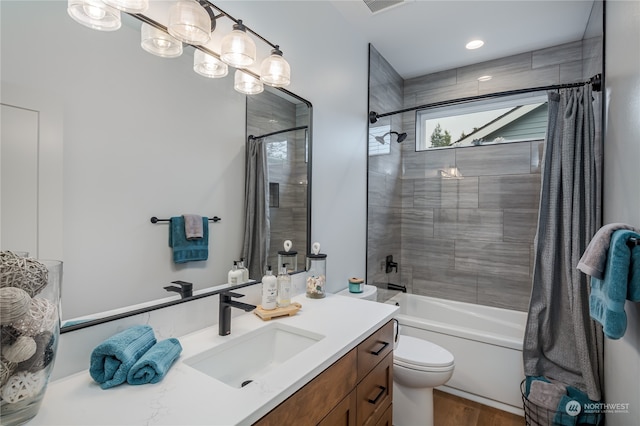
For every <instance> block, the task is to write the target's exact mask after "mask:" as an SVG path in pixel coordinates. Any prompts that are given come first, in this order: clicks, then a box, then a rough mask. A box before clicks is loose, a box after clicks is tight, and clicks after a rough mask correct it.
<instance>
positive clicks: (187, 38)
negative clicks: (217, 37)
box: [167, 0, 211, 46]
mask: <svg viewBox="0 0 640 426" xmlns="http://www.w3.org/2000/svg"><path fill="white" fill-rule="evenodd" d="M167 31H169V34H171V35H172V36H174V37H175V38H177V39H178V40H180V41H181V42H183V43H189V44H193V45H195V46H200V45H202V44H206V43H208V42H209V40H210V39H211V18H210V17H209V14H208V13H207V11H206V10H204V7H202V6H200V5H199V4H198V3H196V2H195V1H192V0H186V1H185V0H183V1H179V2H177V3H176V4H174V5H173V6H171V9H169V25H168V26H167Z"/></svg>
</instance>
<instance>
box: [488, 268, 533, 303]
mask: <svg viewBox="0 0 640 426" xmlns="http://www.w3.org/2000/svg"><path fill="white" fill-rule="evenodd" d="M530 296H531V276H530V275H526V276H525V275H515V274H509V273H507V272H506V271H504V272H501V273H500V274H498V275H491V274H478V303H479V304H481V305H486V306H495V307H497V308H505V309H515V310H518V311H522V312H526V311H528V310H529V298H530Z"/></svg>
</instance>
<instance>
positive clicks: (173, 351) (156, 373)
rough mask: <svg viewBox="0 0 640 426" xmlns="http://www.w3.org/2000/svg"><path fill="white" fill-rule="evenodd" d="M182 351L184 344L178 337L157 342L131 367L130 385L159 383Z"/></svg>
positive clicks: (128, 380)
mask: <svg viewBox="0 0 640 426" xmlns="http://www.w3.org/2000/svg"><path fill="white" fill-rule="evenodd" d="M180 352H182V346H181V345H180V342H179V341H178V339H175V338H170V339H166V340H163V341H161V342H158V343H156V344H155V345H153V346H152V347H151V349H149V350H148V351H147V353H145V354H144V355H142V358H140V359H139V360H138V362H136V363H135V364H134V365H133V367H131V370H129V374H127V382H128V383H129V384H130V385H144V384H147V383H158V382H159V381H160V380H162V379H163V378H164V376H165V375H166V374H167V371H169V368H171V366H172V365H173V363H174V362H175V360H176V359H178V356H180Z"/></svg>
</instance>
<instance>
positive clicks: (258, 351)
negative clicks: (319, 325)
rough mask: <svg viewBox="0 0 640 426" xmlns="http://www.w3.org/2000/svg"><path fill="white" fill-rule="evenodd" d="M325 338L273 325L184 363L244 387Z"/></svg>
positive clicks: (238, 386) (218, 378)
mask: <svg viewBox="0 0 640 426" xmlns="http://www.w3.org/2000/svg"><path fill="white" fill-rule="evenodd" d="M323 338H324V336H323V335H321V334H317V333H313V332H310V331H307V330H303V329H301V328H296V327H291V326H289V325H286V324H279V323H272V324H268V325H266V326H265V327H261V328H259V329H257V330H255V331H251V332H249V333H247V334H245V335H242V336H240V337H238V338H236V339H234V340H232V341H230V342H227V343H223V344H221V345H219V346H216V347H214V348H211V349H209V350H207V351H204V352H201V353H199V354H197V355H194V356H192V357H190V358H187V359H186V360H185V361H184V362H185V364H187V365H189V366H190V367H192V368H195V369H196V370H198V371H201V372H202V373H205V374H207V375H209V376H211V377H213V378H214V379H217V380H220V381H221V382H223V383H225V384H227V385H229V386H233V387H236V388H241V387H243V386H245V385H247V384H249V383H250V382H251V381H253V380H256V379H258V378H260V377H262V376H264V375H265V374H267V373H268V372H270V371H272V370H273V369H274V368H276V367H278V366H279V365H281V364H283V363H285V362H286V361H287V360H289V359H291V358H292V357H294V356H296V355H298V354H299V353H300V352H302V351H304V350H305V349H308V348H309V347H310V346H312V345H313V344H314V343H316V342H318V341H319V340H322V339H323Z"/></svg>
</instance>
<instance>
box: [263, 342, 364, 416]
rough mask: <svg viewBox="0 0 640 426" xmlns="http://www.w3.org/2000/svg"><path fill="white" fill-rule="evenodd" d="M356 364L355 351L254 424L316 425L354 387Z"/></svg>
mask: <svg viewBox="0 0 640 426" xmlns="http://www.w3.org/2000/svg"><path fill="white" fill-rule="evenodd" d="M356 361H357V358H356V350H355V349H354V350H352V351H350V352H349V353H348V354H346V355H345V356H343V357H342V358H340V359H339V360H338V361H336V362H335V363H334V364H333V365H332V366H331V367H329V368H328V369H326V370H325V371H324V372H322V373H320V374H319V375H318V376H317V377H316V378H315V379H313V380H312V381H310V382H309V383H307V384H306V385H305V386H303V387H302V388H301V389H300V390H298V391H297V392H296V393H294V394H293V395H292V396H291V397H289V398H288V399H287V400H285V401H284V402H283V403H282V404H280V405H278V406H277V407H276V408H274V409H273V410H271V412H269V413H268V414H267V415H266V416H264V417H263V418H261V419H260V420H258V421H257V422H256V423H255V424H256V425H260V426H266V425H273V426H282V425H296V424H317V423H318V422H320V421H321V420H322V419H323V418H324V417H325V416H326V415H327V414H328V413H329V412H330V411H331V410H332V409H333V408H334V407H335V406H336V405H337V404H339V403H340V402H341V401H342V400H343V399H344V397H346V396H347V395H348V394H349V392H351V391H352V390H353V388H354V387H355V385H356V383H357V382H356V373H355V368H356Z"/></svg>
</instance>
